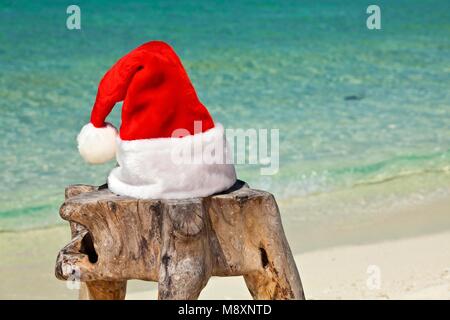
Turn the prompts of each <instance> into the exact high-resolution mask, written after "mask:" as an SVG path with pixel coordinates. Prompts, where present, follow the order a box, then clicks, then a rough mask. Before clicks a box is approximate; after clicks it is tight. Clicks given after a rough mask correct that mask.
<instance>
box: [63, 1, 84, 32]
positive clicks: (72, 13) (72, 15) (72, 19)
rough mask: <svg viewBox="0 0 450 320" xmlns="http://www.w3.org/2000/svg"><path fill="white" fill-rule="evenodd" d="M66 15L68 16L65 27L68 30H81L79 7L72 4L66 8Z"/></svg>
mask: <svg viewBox="0 0 450 320" xmlns="http://www.w3.org/2000/svg"><path fill="white" fill-rule="evenodd" d="M66 13H67V14H68V15H69V16H68V17H67V20H66V27H67V29H69V30H80V29H81V9H80V7H79V6H77V5H75V4H72V5H70V6H68V7H67V9H66Z"/></svg>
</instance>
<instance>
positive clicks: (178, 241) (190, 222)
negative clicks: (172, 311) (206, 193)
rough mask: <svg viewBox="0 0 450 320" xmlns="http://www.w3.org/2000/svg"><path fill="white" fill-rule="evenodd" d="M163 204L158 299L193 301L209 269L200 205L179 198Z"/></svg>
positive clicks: (208, 274) (207, 277) (204, 218)
mask: <svg viewBox="0 0 450 320" xmlns="http://www.w3.org/2000/svg"><path fill="white" fill-rule="evenodd" d="M164 207H165V208H164V225H163V228H162V230H163V232H162V241H163V244H162V250H161V261H160V267H159V282H158V299H160V300H195V299H197V298H198V296H199V295H200V292H201V291H202V289H203V288H204V287H205V285H206V283H207V282H208V280H209V277H210V275H211V268H212V267H211V260H210V253H209V252H210V248H209V242H208V238H207V232H206V226H205V224H206V223H205V221H206V217H205V212H204V210H203V205H202V203H201V202H200V201H197V202H186V204H180V202H179V201H178V202H175V203H173V204H172V203H170V202H169V203H166V204H165V205H164Z"/></svg>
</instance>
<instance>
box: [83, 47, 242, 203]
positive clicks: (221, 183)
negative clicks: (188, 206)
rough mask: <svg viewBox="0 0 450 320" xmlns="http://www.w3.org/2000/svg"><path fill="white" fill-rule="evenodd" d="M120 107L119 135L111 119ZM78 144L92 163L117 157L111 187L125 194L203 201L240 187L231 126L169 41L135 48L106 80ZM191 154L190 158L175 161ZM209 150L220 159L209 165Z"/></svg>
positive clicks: (99, 90)
mask: <svg viewBox="0 0 450 320" xmlns="http://www.w3.org/2000/svg"><path fill="white" fill-rule="evenodd" d="M120 101H123V106H122V123H121V126H120V132H118V131H117V129H115V128H114V126H113V125H111V124H109V123H107V122H106V117H107V116H108V114H109V113H110V112H111V110H112V109H113V107H114V105H115V104H116V103H117V102H120ZM77 140H78V149H79V151H80V154H81V155H82V157H83V158H84V159H85V160H86V161H87V162H90V163H94V164H96V163H104V162H106V161H109V160H111V159H113V158H114V157H116V159H117V162H118V164H119V166H118V167H116V168H114V169H113V170H112V171H111V173H110V174H109V176H108V187H109V189H110V190H111V191H113V192H115V193H118V194H122V195H128V196H132V197H136V198H190V197H201V196H208V195H210V194H213V193H216V192H219V191H223V190H226V189H228V188H229V187H231V186H232V185H233V184H234V183H235V181H236V173H235V169H234V166H233V165H232V164H231V160H230V154H229V152H228V147H227V142H226V139H225V136H224V130H223V127H222V126H221V125H220V124H215V123H214V121H213V119H212V117H211V115H210V114H209V112H208V110H207V109H206V107H205V106H204V105H203V104H202V103H201V102H200V100H199V99H198V97H197V94H196V92H195V89H194V87H193V86H192V83H191V81H190V80H189V77H188V75H187V73H186V71H185V69H184V67H183V65H182V64H181V61H180V59H179V58H178V56H177V54H176V53H175V51H174V50H173V49H172V48H171V47H170V46H169V45H168V44H166V43H164V42H161V41H151V42H148V43H146V44H144V45H141V46H140V47H138V48H136V49H134V50H133V51H131V52H130V53H128V54H127V55H125V56H124V57H123V58H121V59H120V60H119V61H117V62H116V63H115V64H114V66H113V67H112V68H111V69H110V70H109V71H108V72H107V73H106V74H105V75H104V77H103V79H102V80H101V82H100V84H99V87H98V92H97V98H96V100H95V104H94V107H93V109H92V113H91V119H90V123H88V124H87V125H85V126H84V127H83V128H82V130H81V132H80V134H79V135H78V138H77ZM186 151H188V152H191V153H190V157H186V154H185V155H184V157H183V158H180V157H178V158H176V159H175V158H174V155H176V154H179V153H180V152H186ZM205 151H206V152H207V154H208V155H213V161H211V159H207V160H206V159H204V156H205ZM180 159H182V160H181V161H180ZM199 159H200V161H199Z"/></svg>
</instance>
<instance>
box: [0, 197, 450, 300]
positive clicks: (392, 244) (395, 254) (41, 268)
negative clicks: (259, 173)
mask: <svg viewBox="0 0 450 320" xmlns="http://www.w3.org/2000/svg"><path fill="white" fill-rule="evenodd" d="M280 207H281V210H282V212H285V211H286V210H289V208H288V207H286V206H285V205H283V204H282V205H281V206H280ZM448 212H450V197H447V198H444V199H439V200H436V201H433V202H432V203H424V204H423V205H417V206H414V207H413V208H403V209H401V210H399V211H398V212H395V214H392V212H388V213H386V214H384V215H380V216H379V217H378V219H376V221H373V222H372V223H359V224H358V223H356V224H354V225H352V226H348V225H334V226H328V229H327V228H325V227H321V228H312V226H310V225H307V224H306V225H305V224H304V222H302V221H295V220H294V221H293V220H292V219H290V215H289V214H285V215H283V214H282V219H283V225H284V229H285V232H286V236H287V238H288V241H289V244H290V246H291V249H292V252H293V253H294V255H295V258H296V261H297V263H298V268H299V270H300V275H301V278H302V281H303V283H304V287H305V292H306V294H307V297H308V298H312V299H319V298H325V299H340V298H342V299H345V298H349V299H350V298H351V299H353V298H356V299H364V298H386V297H388V298H404V297H408V295H409V297H415V296H416V297H417V296H418V295H419V296H420V295H421V294H426V292H428V293H427V294H428V295H429V296H430V297H431V296H433V297H435V298H436V295H437V298H439V297H440V296H442V297H444V296H445V293H442V292H445V291H449V292H450V290H447V289H449V288H447V287H446V286H448V284H449V281H450V280H447V278H445V277H444V276H442V277H441V278H440V276H439V275H441V274H443V275H445V272H447V271H445V270H447V269H446V268H450V215H449V214H448ZM69 241H70V230H69V226H68V225H61V226H54V227H46V228H43V229H35V230H27V231H17V232H16V231H15V232H2V233H0V246H1V250H0V261H1V263H0V277H1V278H2V283H3V285H2V287H1V288H0V298H2V299H19V298H20V299H77V296H78V291H77V290H69V289H68V288H67V287H66V283H65V282H63V281H59V280H57V279H56V278H55V277H54V263H55V260H56V255H57V252H58V251H59V250H60V249H61V248H62V247H63V246H64V245H65V244H67V243H68V242H69ZM418 248H420V250H419V251H418ZM344 257H345V258H344ZM370 257H374V259H375V258H376V259H375V260H377V261H379V264H380V265H383V266H384V267H383V268H386V270H389V271H388V272H386V273H387V274H389V279H390V280H389V281H388V283H389V287H388V288H387V289H386V290H385V291H380V292H377V291H367V290H366V291H365V290H363V289H362V287H361V283H362V282H361V281H362V280H361V279H363V278H362V277H367V274H366V271H367V270H366V269H367V266H368V264H369V263H370V264H377V263H376V261H375V262H373V261H372V262H371V261H370V259H369V258H370ZM443 259H444V260H443ZM427 261H428V263H427ZM444 262H445V263H447V265H446V266H444V264H443V263H444ZM412 263H413V264H414V266H413V267H414V268H412V269H411V268H409V265H411V264H412ZM356 266H359V267H358V268H356ZM363 266H364V268H363ZM408 268H409V269H408ZM422 271H423V272H422ZM333 272H338V273H336V274H335V275H334V276H333ZM448 272H449V273H450V271H448ZM408 276H410V277H411V280H410V281H411V284H408V281H409V280H408V279H409V278H407V277H408ZM396 277H398V279H400V280H398V281H401V282H402V283H403V284H404V285H398V286H397V285H395V283H396V281H397V280H395V278H396ZM405 277H406V278H405ZM449 277H450V276H449ZM364 279H365V278H364ZM230 281H231V282H230ZM398 281H397V282H398ZM230 283H234V284H235V285H234V284H233V286H230ZM352 284H353V285H352ZM412 284H417V285H412ZM408 286H412V287H411V288H410V289H409V290H407V288H408ZM227 287H232V288H233V290H234V289H236V290H234V292H230V290H228V289H227ZM218 288H219V289H218ZM439 288H440V289H439ZM152 289H153V290H152ZM149 290H151V291H154V290H156V283H149V282H144V281H138V280H132V281H129V284H128V295H127V297H128V298H133V297H134V298H136V299H138V298H140V297H148V294H144V296H140V294H143V293H142V292H145V293H148V292H149ZM420 290H425V291H420ZM427 290H428V291H427ZM439 290H441V294H440V296H439V294H438V293H437V292H439ZM383 292H384V293H383ZM217 295H221V297H222V298H224V299H226V298H230V299H231V298H236V299H237V298H245V297H247V298H248V297H249V295H248V292H247V289H246V288H245V285H244V283H243V280H242V279H241V278H239V279H230V278H221V279H216V278H214V279H212V281H211V283H210V285H209V286H208V287H207V288H206V289H205V291H204V292H203V293H202V295H201V298H211V299H212V298H214V297H215V298H220V297H218V296H217ZM246 295H247V296H246ZM383 295H385V296H386V297H384V296H383ZM449 298H450V297H449Z"/></svg>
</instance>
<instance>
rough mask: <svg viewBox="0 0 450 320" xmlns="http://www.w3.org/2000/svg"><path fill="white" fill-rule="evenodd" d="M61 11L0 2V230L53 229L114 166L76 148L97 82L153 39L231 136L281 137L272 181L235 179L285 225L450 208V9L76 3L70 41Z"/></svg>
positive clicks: (391, 4) (412, 4) (251, 175)
mask: <svg viewBox="0 0 450 320" xmlns="http://www.w3.org/2000/svg"><path fill="white" fill-rule="evenodd" d="M70 4H72V2H68V1H55V0H51V1H50V0H49V1H43V0H42V1H9V0H2V1H1V2H0V97H1V99H0V112H1V117H0V137H1V139H0V146H1V152H0V181H1V183H0V231H6V230H19V229H27V228H40V227H45V226H50V225H54V224H57V223H61V220H60V218H59V216H58V207H59V205H60V204H61V202H62V201H63V190H64V187H65V186H66V185H68V184H74V183H86V184H103V183H104V181H105V178H106V175H107V173H108V172H109V170H110V169H111V168H112V167H113V166H114V163H109V164H105V165H102V166H89V165H87V164H84V163H83V161H82V159H81V157H80V156H79V155H78V151H77V148H76V141H75V137H76V135H77V133H78V132H79V130H80V128H81V127H82V125H83V124H85V123H86V122H87V121H88V120H89V113H90V110H91V106H92V103H93V101H94V99H95V94H96V89H97V84H98V82H99V80H100V78H101V77H102V75H103V74H104V73H105V72H106V70H107V69H108V68H109V67H110V66H111V65H112V64H113V63H114V62H115V61H116V60H117V59H118V58H120V57H121V56H122V55H124V54H125V53H127V52H128V51H130V50H131V49H133V48H134V47H136V46H138V45H139V44H141V43H144V42H146V41H149V40H154V39H160V40H164V41H167V42H169V43H170V44H171V45H172V46H173V47H174V48H175V50H176V51H177V52H178V53H179V55H180V57H181V59H182V61H183V63H184V65H185V67H186V69H187V71H188V73H189V75H190V77H191V79H192V81H193V83H194V86H195V87H196V89H197V92H198V94H199V96H200V98H201V100H202V101H203V103H204V104H205V105H206V106H207V107H208V108H209V110H210V112H211V113H212V115H213V117H214V118H215V119H216V120H217V121H219V122H221V123H223V124H224V126H225V127H229V128H244V129H246V128H256V129H258V128H267V129H272V128H273V129H279V130H280V170H279V173H278V174H276V175H274V176H261V175H260V174H259V169H260V168H259V167H258V166H252V165H240V166H238V167H237V169H238V174H239V176H240V178H241V179H244V180H246V181H248V182H249V184H250V185H251V186H252V187H256V188H263V189H266V190H269V191H271V192H273V193H274V194H275V195H276V197H277V199H278V201H279V203H280V205H281V208H282V211H283V216H284V219H286V221H305V222H309V223H329V222H330V221H336V223H339V222H341V223H342V222H344V221H345V222H346V223H347V222H348V223H350V222H352V221H360V220H364V221H370V220H371V219H372V218H374V217H375V216H376V215H377V214H378V212H379V211H380V210H381V208H396V207H398V206H408V205H416V204H418V203H421V202H424V201H428V200H429V199H433V198H435V197H448V196H449V194H450V2H449V1H448V0H430V1H412V0H396V1H378V0H375V1H370V2H369V1H337V0H336V1H312V0H309V1H205V0H201V1H189V2H188V1H174V0H158V1H76V4H77V5H78V6H79V7H80V8H81V30H68V29H67V28H66V18H67V16H68V15H67V14H66V8H67V6H68V5H70ZM369 4H378V5H379V6H380V7H381V17H382V29H381V30H368V29H367V28H366V18H367V16H368V15H367V14H366V8H367V6H368V5H369ZM119 119H120V106H117V107H116V108H115V110H114V112H113V114H112V115H111V117H110V120H111V122H113V123H115V124H116V125H119V123H120V122H119ZM283 209H285V210H283Z"/></svg>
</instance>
